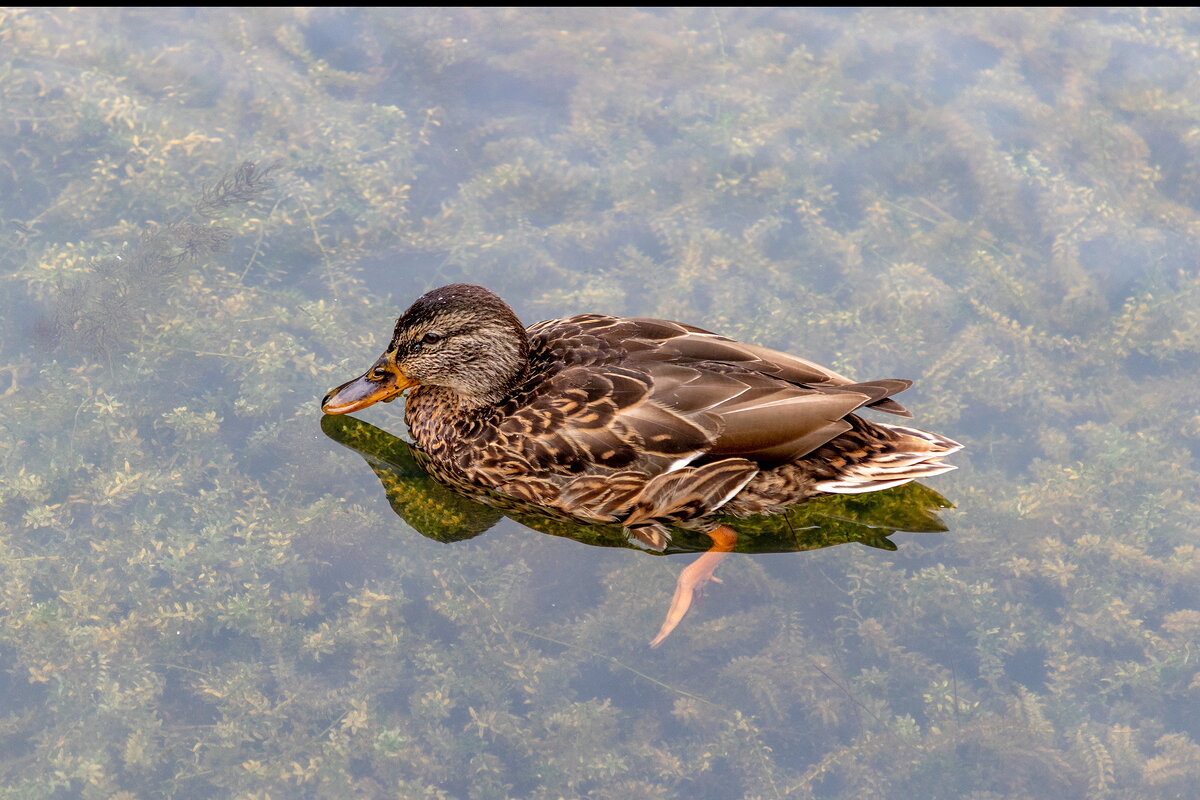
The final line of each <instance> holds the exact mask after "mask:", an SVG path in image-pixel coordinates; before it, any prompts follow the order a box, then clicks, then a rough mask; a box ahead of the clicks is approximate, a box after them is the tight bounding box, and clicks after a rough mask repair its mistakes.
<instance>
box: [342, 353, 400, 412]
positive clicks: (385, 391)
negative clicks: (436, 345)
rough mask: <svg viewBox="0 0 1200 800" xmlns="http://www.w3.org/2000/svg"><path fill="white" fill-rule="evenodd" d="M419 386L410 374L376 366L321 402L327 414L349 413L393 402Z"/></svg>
mask: <svg viewBox="0 0 1200 800" xmlns="http://www.w3.org/2000/svg"><path fill="white" fill-rule="evenodd" d="M415 385H416V383H415V382H414V381H412V380H411V379H409V377H408V376H407V375H405V374H404V373H402V372H400V371H399V370H397V369H396V368H395V367H389V366H387V365H385V364H379V363H377V364H375V365H374V366H372V367H371V368H370V369H369V370H367V371H366V372H364V373H363V374H362V375H359V376H358V377H357V378H355V379H354V380H352V381H347V382H346V383H343V384H342V385H341V386H339V387H337V388H336V389H334V390H333V391H331V392H330V393H329V394H327V395H325V397H324V399H323V400H321V410H322V411H324V412H325V413H326V414H349V413H351V412H354V411H359V410H361V409H364V408H366V407H367V406H370V405H374V404H375V403H379V402H383V403H387V402H390V401H392V400H394V399H395V398H396V397H398V396H399V395H400V393H401V392H403V391H404V390H405V389H407V388H409V387H410V386H415Z"/></svg>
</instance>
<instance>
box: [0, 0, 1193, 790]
mask: <svg viewBox="0 0 1200 800" xmlns="http://www.w3.org/2000/svg"><path fill="white" fill-rule="evenodd" d="M1198 34H1200V16H1197V14H1196V12H1195V11H1192V10H1178V11H1146V12H1138V11H1104V10H1099V11H1097V10H1066V11H1057V12H1055V11H1046V10H1042V9H1036V10H1033V11H1029V12H1022V11H1010V10H999V11H987V10H961V11H913V10H896V11H888V10H865V11H860V12H839V11H834V12H819V11H805V10H746V11H727V10H720V11H711V10H699V11H691V10H681V11H659V12H654V11H634V10H618V11H593V10H548V11H538V10H492V9H477V10H470V9H468V10H451V11H446V10H436V11H408V10H283V9H279V10H275V9H271V10H242V9H234V10H229V9H225V10H207V9H198V10H197V9H193V10H160V9H154V10H147V11H137V10H128V11H124V10H103V9H74V10H58V9H51V10H29V11H23V10H17V11H0V109H2V114H0V239H2V244H3V247H2V248H0V308H2V314H0V396H2V397H3V401H4V402H3V404H2V405H0V570H2V573H0V666H2V667H3V669H0V797H14V798H16V797H22V798H24V797H30V798H33V797H39V798H40V797H54V798H60V797H61V798H72V797H82V798H91V797H105V798H109V797H180V798H184V797H186V798H193V797H195V798H204V797H230V796H236V797H268V796H271V797H331V798H334V797H336V798H341V797H351V796H353V797H447V798H509V797H511V798H557V797H585V796H588V797H603V798H621V797H630V798H655V797H662V798H673V797H689V798H730V797H743V796H745V797H755V798H780V797H794V798H805V797H816V798H857V797H895V798H912V797H921V798H974V799H975V800H993V799H994V798H1009V797H1011V798H1031V797H1032V798H1056V799H1057V798H1160V797H1161V798H1174V797H1186V796H1190V795H1191V794H1192V793H1194V786H1195V785H1196V782H1197V781H1198V780H1200V767H1198V766H1197V765H1200V744H1197V740H1198V739H1200V723H1198V722H1197V721H1198V720H1200V666H1198V664H1200V662H1198V661H1197V653H1198V652H1200V651H1198V650H1197V646H1196V641H1197V637H1198V635H1200V589H1198V588H1197V587H1200V550H1198V549H1197V544H1198V541H1197V535H1196V524H1195V520H1196V518H1197V514H1198V512H1200V503H1198V498H1197V491H1196V486H1197V485H1200V479H1198V478H1200V476H1197V473H1196V455H1197V451H1198V449H1200V405H1198V400H1197V397H1198V394H1197V392H1196V386H1197V385H1198V382H1200V275H1198V270H1197V263H1196V253H1197V252H1198V249H1197V244H1198V242H1197V238H1198V235H1200V213H1198V211H1200V169H1197V161H1196V155H1197V148H1198V147H1200V77H1198V76H1200V63H1197V62H1198V60H1200V55H1198V54H1200V50H1198V49H1197V47H1196V42H1197V35H1198ZM245 162H252V163H253V164H255V165H256V166H255V167H254V168H248V167H244V168H241V170H240V171H239V167H241V165H243V164H244V163H245ZM453 281H470V282H474V283H481V284H484V285H486V286H488V287H490V288H492V289H493V290H495V291H497V292H498V293H500V294H501V295H502V296H504V297H505V298H506V299H508V300H509V301H510V302H511V303H512V305H513V307H514V309H515V310H516V311H517V313H518V314H519V315H520V316H521V317H522V319H524V320H525V321H526V322H533V321H535V320H537V319H541V318H545V317H552V316H561V315H567V314H571V313H578V312H584V311H601V312H607V313H617V314H629V315H639V316H657V317H667V318H671V319H679V320H683V321H686V322H689V323H692V324H696V325H700V326H703V327H706V328H709V329H713V330H718V331H720V332H722V333H725V334H728V335H731V336H734V337H737V338H740V339H744V340H747V341H753V342H757V343H760V344H764V345H767V346H771V347H776V348H780V349H785V350H789V351H792V352H796V353H797V354H800V355H803V356H805V357H808V358H812V359H814V360H816V361H818V362H820V363H825V364H828V365H830V366H831V367H833V368H835V369H837V370H839V371H841V372H845V373H848V374H850V375H852V376H855V377H857V378H860V379H869V378H882V377H905V378H911V379H914V380H915V381H916V384H915V386H914V387H913V388H912V389H911V390H909V391H908V392H906V393H905V396H904V398H903V400H904V402H905V404H906V405H907V406H908V407H909V408H911V409H912V410H913V411H914V412H915V414H916V419H915V424H916V425H918V426H919V427H927V428H929V429H931V430H935V431H938V432H940V433H944V434H946V435H948V436H951V437H952V438H954V439H957V440H959V441H962V442H964V443H965V444H966V445H967V449H966V450H965V451H963V452H962V453H960V454H957V455H956V456H955V457H954V459H953V460H954V461H955V463H957V464H959V466H960V467H961V468H960V469H959V471H957V472H955V473H951V474H948V475H944V476H939V477H938V478H935V479H933V480H931V481H930V486H931V488H933V489H936V491H938V492H940V493H942V494H943V495H945V496H946V497H947V498H949V499H950V500H951V501H953V502H954V503H955V504H956V505H957V508H956V509H955V510H950V511H943V512H941V519H942V520H943V521H944V522H945V523H946V525H947V526H948V528H949V530H948V531H946V532H940V533H938V532H923V533H922V532H899V533H896V534H894V535H893V536H891V537H890V541H891V542H892V543H894V544H895V545H896V549H895V550H887V549H882V548H881V547H878V546H876V547H866V546H862V545H861V544H857V543H854V542H853V541H851V542H849V543H846V544H841V545H838V546H830V547H825V548H822V549H815V550H808V551H803V552H782V553H761V552H760V553H746V554H735V555H733V556H731V557H730V558H728V559H727V560H726V562H725V563H724V564H723V565H722V566H721V568H720V575H721V576H722V577H723V579H724V583H723V584H721V585H719V586H713V587H711V588H710V589H709V590H708V591H707V592H706V594H705V596H704V598H703V600H702V602H701V603H700V604H699V606H698V607H697V608H696V609H694V610H693V611H692V613H691V614H690V615H689V616H688V617H687V619H685V620H684V622H683V624H682V625H681V626H680V628H679V629H678V630H677V631H676V632H675V633H674V634H673V635H672V636H671V637H670V638H669V639H668V640H667V641H666V642H665V643H664V644H663V646H662V647H660V648H657V649H650V648H648V647H647V646H646V643H647V641H648V639H649V638H650V637H651V636H652V635H653V634H654V632H655V630H656V629H657V626H658V624H659V622H660V621H661V616H662V613H663V610H664V608H665V605H666V603H667V601H668V600H669V598H670V594H671V589H672V586H673V584H674V579H675V576H676V575H677V574H678V572H679V570H680V569H681V568H682V567H683V566H684V564H686V563H687V561H688V559H690V558H693V557H694V556H691V555H688V554H686V553H681V554H677V555H668V556H665V557H656V556H653V555H650V554H647V553H645V552H643V551H641V550H639V549H637V548H622V547H595V546H588V545H587V544H583V543H580V542H578V541H573V540H571V539H569V538H564V537H563V536H555V535H547V533H545V532H543V531H539V530H533V529H531V528H529V527H526V526H523V525H520V524H518V523H517V522H514V521H512V520H498V521H495V523H494V524H493V525H491V527H490V528H488V529H487V530H486V532H484V533H481V534H479V535H477V536H474V537H473V538H461V540H460V541H438V540H437V539H436V538H429V537H428V536H425V535H421V532H419V531H418V530H416V529H414V527H413V526H412V525H410V524H408V523H406V522H405V521H404V520H403V519H402V518H401V517H399V516H397V514H396V513H395V512H394V511H393V508H392V505H391V504H390V502H389V498H390V497H391V499H394V497H392V496H390V495H389V494H388V493H385V491H384V487H383V486H381V483H380V478H379V477H377V476H376V474H375V473H374V472H373V471H372V469H371V468H370V467H369V466H368V464H367V463H366V462H364V460H363V458H362V457H361V456H360V455H359V454H357V453H356V452H354V451H352V450H349V449H347V448H345V447H343V446H342V445H340V444H338V443H337V442H336V441H334V440H333V439H331V438H330V437H329V436H327V435H326V433H324V432H323V431H322V429H321V420H320V412H319V410H318V406H317V403H318V400H319V398H320V397H321V396H322V395H323V394H324V393H325V392H326V391H327V390H328V389H329V388H331V387H332V386H334V385H336V384H338V383H341V382H342V381H344V380H346V379H348V378H349V377H352V376H353V375H354V374H357V373H358V372H360V371H361V370H362V369H364V368H365V367H366V366H367V365H369V363H370V362H371V360H372V359H373V358H374V357H375V356H376V355H377V354H378V352H380V350H381V349H382V346H383V344H384V343H385V342H386V340H387V338H388V335H389V333H390V330H391V326H392V324H393V321H394V319H395V317H396V316H397V314H398V313H399V312H400V311H401V310H402V309H403V308H404V307H405V306H406V305H407V304H408V303H409V302H410V301H411V300H412V299H414V298H415V297H417V296H418V295H420V294H421V293H423V292H424V291H426V290H428V289H430V288H432V287H434V286H437V285H440V284H444V283H449V282H453ZM358 416H360V417H361V418H362V419H363V420H364V421H366V422H369V423H371V424H373V425H376V426H378V427H380V428H383V429H388V430H391V431H392V432H393V433H397V434H401V433H403V425H402V422H401V408H400V404H399V403H396V404H392V405H391V406H379V407H374V408H371V409H368V410H367V411H365V412H363V413H362V414H360V415H358ZM485 527H486V526H485ZM444 538H455V537H450V536H447V537H444Z"/></svg>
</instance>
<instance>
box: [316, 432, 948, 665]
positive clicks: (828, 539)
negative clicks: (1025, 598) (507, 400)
mask: <svg viewBox="0 0 1200 800" xmlns="http://www.w3.org/2000/svg"><path fill="white" fill-rule="evenodd" d="M321 430H322V431H323V432H324V433H325V435H326V436H328V437H329V438H330V439H332V440H334V441H335V442H337V443H338V444H340V445H343V446H345V447H348V448H350V449H351V450H353V451H355V452H356V453H358V454H359V455H360V456H362V457H363V459H364V460H365V461H366V462H367V465H368V466H369V467H370V468H371V470H372V471H373V472H374V473H375V475H376V477H377V478H379V482H380V483H381V484H382V485H383V490H384V493H385V494H386V495H387V499H388V503H389V504H390V505H391V507H392V510H394V511H395V512H396V514H397V515H398V516H399V517H400V518H401V519H403V520H404V521H405V523H407V524H408V526H409V527H411V528H413V529H414V530H415V531H417V532H418V533H420V534H421V535H422V536H427V537H429V538H430V539H436V540H437V541H439V542H457V541H462V540H464V539H470V538H473V537H475V536H478V535H479V534H481V533H483V532H484V531H486V530H488V529H489V528H491V527H492V526H493V525H495V524H496V523H497V522H498V521H499V520H500V519H501V518H502V517H506V516H507V517H508V518H510V519H512V520H515V521H516V522H518V523H520V524H522V525H524V526H526V527H528V528H532V529H533V530H536V531H540V532H541V533H546V534H550V535H551V536H562V537H565V538H568V539H574V540H575V541H577V542H581V543H583V544H588V545H593V546H596V547H623V548H628V549H634V550H643V552H646V553H647V554H648V555H670V554H675V553H703V554H704V555H702V556H701V559H708V561H707V562H706V563H705V564H704V565H703V568H704V569H705V570H706V571H707V572H709V573H710V574H711V571H712V569H713V568H715V566H716V562H717V561H719V559H720V558H722V557H724V556H725V555H727V554H728V553H730V552H735V553H793V552H800V551H802V550H818V549H820V548H822V547H832V546H834V545H838V544H845V543H847V542H858V543H859V544H863V545H866V546H868V547H877V548H879V549H881V550H895V549H896V545H895V544H894V543H893V542H892V541H891V539H889V538H888V537H890V536H891V535H892V534H893V533H895V532H896V531H908V532H916V533H926V532H941V531H945V530H947V528H946V525H945V523H943V522H942V520H941V519H940V518H939V517H938V514H937V512H938V511H939V510H941V509H946V508H952V507H953V504H952V503H950V502H949V501H948V500H946V498H945V497H943V496H942V495H940V494H938V493H937V492H935V491H933V490H932V489H930V488H928V487H926V486H922V485H920V484H917V483H908V484H904V485H902V486H896V487H894V488H891V489H885V490H882V491H878V492H868V493H864V494H850V495H827V496H823V497H818V498H814V499H812V500H809V501H807V502H804V503H800V504H798V505H795V506H793V507H792V508H790V509H789V510H788V511H787V512H786V513H783V514H775V515H769V516H767V515H764V516H757V517H747V518H744V519H733V518H730V519H728V520H725V522H726V523H727V524H730V525H733V526H735V527H736V529H737V532H738V533H739V534H740V535H739V536H738V537H737V539H736V542H734V541H731V542H729V543H728V546H727V547H721V546H720V543H719V542H718V545H717V547H713V540H712V539H711V538H710V537H709V535H708V534H705V533H700V532H697V531H689V530H685V529H683V528H672V530H671V540H670V543H669V544H668V545H667V547H666V549H665V550H663V551H651V550H646V549H645V548H643V547H641V546H640V545H639V544H637V543H636V540H631V539H630V537H629V536H628V535H627V534H626V532H625V531H624V529H622V528H621V527H620V526H615V525H590V524H585V523H582V522H579V521H578V520H574V519H567V518H561V517H556V516H552V515H548V514H539V513H532V512H531V511H530V510H529V509H528V508H527V507H523V508H514V507H512V504H511V502H507V501H506V498H502V497H497V498H496V503H495V506H489V505H484V504H482V503H479V502H476V501H475V500H472V499H470V498H467V497H465V496H463V495H461V494H459V493H458V492H456V491H454V490H452V489H450V488H448V487H446V486H445V485H443V484H441V483H439V482H438V481H437V480H435V479H434V478H433V477H432V476H430V475H429V473H427V472H425V471H424V470H423V469H422V468H421V467H420V466H419V464H418V463H417V460H416V458H415V457H414V455H413V450H412V446H411V445H409V443H408V442H406V441H404V440H403V439H400V438H399V437H396V436H393V435H392V434H390V433H388V432H387V431H384V430H382V429H380V428H377V427H375V426H374V425H371V424H369V423H366V422H363V421H362V420H358V419H355V418H353V417H349V416H324V417H322V419H321ZM698 563H699V561H698V562H696V563H694V564H692V565H691V567H689V568H685V571H686V569H690V568H693V567H695V566H696V565H697V564H698ZM691 597H692V591H691V589H690V587H689V588H687V589H686V591H685V590H684V588H683V581H682V580H681V583H680V585H679V586H677V587H676V592H675V597H674V598H673V600H672V603H671V605H670V607H669V609H668V612H667V616H666V619H665V620H664V621H663V625H662V627H661V628H660V630H659V632H658V635H657V636H655V638H654V639H653V640H652V641H651V645H652V646H657V645H658V644H660V643H661V642H662V641H663V640H664V639H665V638H666V637H667V635H668V634H670V632H671V631H672V630H673V629H674V628H675V626H676V625H677V624H678V623H679V621H680V620H681V619H682V618H683V616H684V614H686V613H687V609H688V606H689V605H690V601H691Z"/></svg>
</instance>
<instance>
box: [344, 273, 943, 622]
mask: <svg viewBox="0 0 1200 800" xmlns="http://www.w3.org/2000/svg"><path fill="white" fill-rule="evenodd" d="M909 385H910V382H909V381H906V380H892V379H887V380H875V381H864V382H855V381H852V380H851V379H849V378H847V377H845V376H843V375H839V374H838V373H836V372H834V371H832V370H830V369H827V368H825V367H822V366H819V365H817V364H814V363H812V362H811V361H806V360H804V359H802V358H798V357H796V356H791V355H788V354H786V353H782V352H779V351H775V350H770V349H767V348H765V347H758V346H756V345H749V344H742V343H740V342H735V341H733V340H732V339H728V338H726V337H724V336H719V335H717V334H715V333H710V332H708V331H705V330H702V329H700V328H694V327H692V326H690V325H683V324H681V323H677V322H668V321H666V320H658V319H637V318H625V317H610V316H604V315H601V314H583V315H580V316H575V317H569V318H567V319H555V320H548V321H545V322H539V323H537V324H535V325H532V326H530V327H529V329H528V330H526V329H525V328H524V327H523V326H522V325H521V323H520V321H519V320H518V319H517V317H516V316H515V315H514V314H513V313H512V311H511V310H510V309H509V307H508V306H507V305H506V304H505V303H504V301H502V300H501V299H500V298H499V297H497V296H496V295H494V294H493V293H491V292H489V291H488V290H487V289H484V288H483V287H480V286H473V285H470V284H454V285H452V286H445V287H442V288H441V289H435V290H434V291H432V292H429V293H428V294H426V295H424V296H423V297H421V298H420V299H418V300H417V301H416V302H415V303H413V305H412V307H410V308H409V309H408V311H406V312H405V313H404V315H403V316H402V317H401V318H400V319H399V320H398V321H397V323H396V330H395V333H394V335H393V337H392V341H391V344H390V345H389V346H388V349H387V351H386V352H385V353H384V354H383V356H381V357H380V358H379V359H378V360H377V361H376V363H375V364H374V365H373V366H372V367H371V369H370V370H368V371H367V372H366V373H365V374H364V375H362V376H360V377H359V378H356V379H355V380H353V381H350V382H348V383H346V384H343V385H342V386H340V387H338V388H337V389H335V390H333V391H332V392H330V393H329V394H328V395H327V396H326V397H325V399H324V400H323V402H322V408H323V409H324V410H325V411H326V412H327V413H331V414H343V413H347V412H350V411H355V410H358V409H360V408H364V407H365V406H368V405H370V404H372V403H374V402H377V401H379V400H391V399H392V398H394V397H395V396H397V395H398V394H400V393H401V392H402V391H404V390H405V389H408V388H410V387H411V388H412V391H411V392H410V393H409V395H408V400H407V404H406V408H405V421H406V422H407V423H408V427H409V430H410V431H411V433H412V437H413V443H414V445H415V446H416V448H417V452H418V454H419V457H420V458H421V460H422V461H423V463H424V464H425V466H426V468H427V469H428V470H429V471H430V472H432V473H433V474H434V475H435V476H436V477H438V478H439V479H440V480H442V481H444V482H446V483H448V484H450V485H452V486H454V487H456V488H458V489H459V490H460V491H463V492H465V493H467V494H468V495H471V496H473V497H475V498H477V499H479V500H481V501H483V502H486V503H492V504H498V505H508V506H518V507H519V506H521V505H527V506H531V507H536V509H538V510H540V511H542V512H547V511H548V512H551V513H555V514H560V515H563V516H569V517H573V518H576V519H581V520H585V521H592V522H602V523H610V524H612V523H615V524H619V525H623V526H625V528H626V529H627V530H629V531H630V533H631V534H632V535H634V536H636V537H637V538H638V539H639V540H640V541H642V542H643V543H645V544H646V545H647V546H650V547H654V548H658V549H661V548H662V547H663V546H665V544H666V536H667V526H669V525H679V526H682V527H687V528H692V529H698V530H703V531H706V532H709V533H710V534H713V535H714V541H717V542H718V544H719V545H720V546H719V547H718V548H715V549H717V550H720V549H721V548H722V547H724V544H722V543H723V542H726V541H727V540H728V537H729V536H731V535H732V532H731V531H729V529H728V528H725V531H727V532H723V533H720V534H719V535H718V534H716V528H717V524H716V523H715V522H714V521H713V520H712V518H713V517H714V515H716V514H717V513H720V514H721V515H731V516H747V515H751V514H764V513H775V512H778V511H782V510H783V509H785V508H786V507H788V506H789V505H792V504H794V503H797V502H800V501H802V500H805V499H807V498H809V497H812V496H814V495H818V494H824V493H854V492H866V491H874V490H877V489H884V488H887V487H889V486H895V485H898V484H901V483H907V482H908V481H911V480H914V479H916V478H921V477H926V476H929V475H936V474H938V473H940V472H945V471H947V470H950V469H953V467H951V466H950V465H948V464H945V463H943V462H942V457H943V456H945V455H948V454H949V453H952V452H954V451H955V450H958V449H959V447H960V445H958V444H957V443H955V442H953V441H951V440H949V439H946V438H944V437H941V436H938V435H935V434H931V433H926V432H924V431H919V430H916V429H914V428H907V427H901V426H898V425H885V424H882V423H876V422H870V421H867V420H865V419H863V418H861V417H859V416H857V415H855V414H854V413H853V412H855V411H857V410H858V409H860V408H864V407H869V408H874V409H876V410H879V411H887V412H890V413H892V414H897V415H900V416H911V415H910V414H909V413H908V411H906V410H905V409H904V407H903V406H901V405H900V404H899V403H897V402H896V401H895V400H893V399H892V395H894V394H896V393H898V392H900V391H902V390H904V389H906V388H908V386H909ZM726 549H727V548H726ZM709 563H711V565H712V566H715V560H713V561H711V562H709ZM700 573H702V574H700V575H699V576H698V578H697V582H702V581H703V580H707V579H708V578H710V577H711V573H712V569H711V566H709V567H707V568H706V569H704V570H700ZM688 588H689V589H690V588H693V587H688ZM681 591H683V589H682V588H681ZM687 596H688V598H689V600H690V591H688V592H687ZM680 602H682V601H679V600H678V595H677V603H680ZM686 607H687V605H686V603H682V610H680V609H679V608H678V607H675V608H673V613H677V615H678V616H682V612H683V610H686ZM672 626H673V623H672ZM664 628H665V629H666V630H669V628H666V626H664ZM662 636H665V633H660V637H659V639H658V640H656V641H660V640H661V638H662Z"/></svg>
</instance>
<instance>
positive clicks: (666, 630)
mask: <svg viewBox="0 0 1200 800" xmlns="http://www.w3.org/2000/svg"><path fill="white" fill-rule="evenodd" d="M708 535H709V536H710V537H712V540H713V546H712V547H711V548H709V550H708V551H707V552H706V553H704V554H703V555H701V556H700V557H699V558H698V559H696V560H695V561H693V562H692V563H691V564H688V565H687V566H686V567H684V568H683V571H682V572H680V573H679V580H678V581H677V582H676V583H675V596H674V597H672V598H671V605H670V607H669V608H668V609H667V618H666V619H664V620H663V624H662V627H661V628H659V629H658V635H657V636H655V637H654V638H653V639H652V640H651V641H650V646H651V647H658V646H659V645H660V644H662V642H663V640H664V639H666V638H667V637H668V636H670V635H671V631H673V630H675V626H676V625H678V624H679V621H680V620H681V619H683V617H684V615H685V614H687V612H688V609H689V608H691V607H692V599H693V598H694V597H695V596H696V593H697V592H698V591H699V590H700V589H701V588H703V586H704V584H706V583H708V582H709V581H712V582H713V583H720V582H721V579H720V578H718V577H717V576H716V575H714V574H713V572H714V571H715V570H716V568H717V564H720V563H721V559H723V558H725V556H726V554H728V553H729V552H730V551H731V550H733V546H734V545H735V544H736V543H737V531H735V530H734V529H733V528H731V527H729V526H728V525H721V526H720V527H718V528H716V529H715V530H713V531H712V532H711V533H709V534H708Z"/></svg>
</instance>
